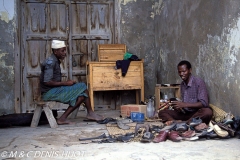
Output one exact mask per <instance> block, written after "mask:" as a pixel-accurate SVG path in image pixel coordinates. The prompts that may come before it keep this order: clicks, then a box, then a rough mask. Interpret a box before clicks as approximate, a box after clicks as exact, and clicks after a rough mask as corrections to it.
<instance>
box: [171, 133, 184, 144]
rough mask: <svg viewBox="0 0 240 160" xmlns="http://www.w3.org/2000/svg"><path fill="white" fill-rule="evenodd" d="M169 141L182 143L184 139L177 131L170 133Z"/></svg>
mask: <svg viewBox="0 0 240 160" xmlns="http://www.w3.org/2000/svg"><path fill="white" fill-rule="evenodd" d="M168 139H169V140H171V141H173V142H180V141H181V140H182V139H183V138H182V137H180V136H179V133H178V132H177V131H170V132H168Z"/></svg>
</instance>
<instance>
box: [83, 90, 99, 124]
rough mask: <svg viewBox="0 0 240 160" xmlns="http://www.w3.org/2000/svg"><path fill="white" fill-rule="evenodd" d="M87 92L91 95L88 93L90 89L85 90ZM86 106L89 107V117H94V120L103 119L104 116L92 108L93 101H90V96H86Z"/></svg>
mask: <svg viewBox="0 0 240 160" xmlns="http://www.w3.org/2000/svg"><path fill="white" fill-rule="evenodd" d="M85 93H86V94H87V95H89V93H88V90H85ZM85 107H86V108H87V118H88V119H92V120H96V121H99V120H102V119H103V117H102V116H100V115H98V114H96V113H95V112H94V111H93V110H92V106H91V102H90V98H89V97H87V98H85Z"/></svg>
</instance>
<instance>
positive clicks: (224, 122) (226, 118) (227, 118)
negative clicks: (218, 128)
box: [223, 112, 233, 124]
mask: <svg viewBox="0 0 240 160" xmlns="http://www.w3.org/2000/svg"><path fill="white" fill-rule="evenodd" d="M231 123H233V120H232V117H231V112H229V113H227V114H226V116H225V119H224V120H223V124H231Z"/></svg>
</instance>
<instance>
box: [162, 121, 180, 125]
mask: <svg viewBox="0 0 240 160" xmlns="http://www.w3.org/2000/svg"><path fill="white" fill-rule="evenodd" d="M180 122H182V121H181V120H172V121H167V122H165V124H166V125H167V126H169V125H171V124H173V123H180Z"/></svg>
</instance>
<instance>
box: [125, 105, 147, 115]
mask: <svg viewBox="0 0 240 160" xmlns="http://www.w3.org/2000/svg"><path fill="white" fill-rule="evenodd" d="M131 112H141V113H144V117H146V115H147V105H139V104H127V105H122V106H121V116H122V117H130V116H131Z"/></svg>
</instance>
